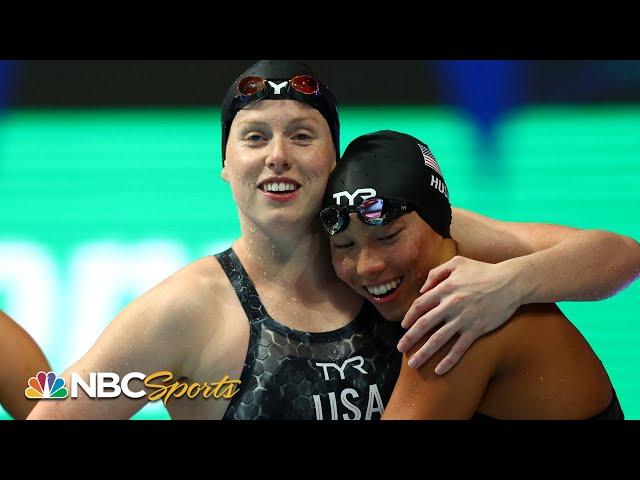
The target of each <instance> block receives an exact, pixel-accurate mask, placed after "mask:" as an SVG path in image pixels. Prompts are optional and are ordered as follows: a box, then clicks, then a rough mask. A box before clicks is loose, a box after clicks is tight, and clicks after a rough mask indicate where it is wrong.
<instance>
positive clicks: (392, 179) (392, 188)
mask: <svg viewBox="0 0 640 480" xmlns="http://www.w3.org/2000/svg"><path fill="white" fill-rule="evenodd" d="M371 197H384V198H389V199H395V200H403V201H406V202H409V203H410V204H411V205H413V207H414V208H415V209H416V212H417V213H418V215H420V217H421V218H422V219H423V220H424V221H425V222H427V224H429V226H430V227H431V228H432V229H433V230H434V231H435V232H437V233H438V234H439V235H441V236H442V237H444V238H450V237H451V234H450V231H449V228H450V225H451V204H450V203H449V192H448V190H447V185H446V184H445V182H444V178H443V176H442V171H441V170H440V166H439V165H438V162H437V161H436V159H435V157H434V156H433V154H432V153H431V150H429V147H428V146H427V145H426V144H425V143H423V142H421V141H420V140H418V139H417V138H415V137H412V136H411V135H407V134H404V133H399V132H394V131H392V130H381V131H378V132H374V133H369V134H367V135H362V136H360V137H358V138H356V139H355V140H353V141H352V142H351V143H350V144H349V145H348V146H347V149H346V150H345V152H344V155H343V156H342V159H341V160H340V162H339V163H338V164H337V166H336V168H335V170H334V171H333V173H332V174H331V176H330V177H329V184H328V185H327V191H326V194H325V198H324V207H328V206H331V205H341V206H350V205H351V206H354V205H355V206H357V205H360V204H361V203H362V202H363V201H364V200H366V199H367V198H371Z"/></svg>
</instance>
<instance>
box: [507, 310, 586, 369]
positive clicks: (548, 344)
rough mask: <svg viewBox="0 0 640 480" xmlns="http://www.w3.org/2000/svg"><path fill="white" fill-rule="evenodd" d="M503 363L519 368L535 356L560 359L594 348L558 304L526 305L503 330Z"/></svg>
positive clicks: (537, 357) (541, 359)
mask: <svg viewBox="0 0 640 480" xmlns="http://www.w3.org/2000/svg"><path fill="white" fill-rule="evenodd" d="M500 345H501V348H502V354H503V356H504V359H503V362H502V363H503V365H505V366H506V365H511V366H512V367H513V368H517V367H518V365H520V364H521V363H522V362H526V363H531V362H532V361H534V359H539V360H540V361H543V360H544V359H545V358H556V359H557V358H559V356H567V355H569V353H570V352H576V351H579V352H584V353H585V354H587V353H589V352H590V351H591V350H590V348H588V344H587V343H586V340H585V339H584V337H583V336H582V335H581V334H580V332H579V331H578V329H577V328H576V327H575V326H574V325H573V324H572V323H571V322H570V321H569V319H568V318H567V317H566V316H565V315H564V314H563V313H562V311H561V310H560V308H558V306H557V305H556V304H554V303H545V304H530V305H523V306H521V307H520V308H518V309H517V310H516V312H515V313H514V314H513V315H512V317H511V319H510V320H509V321H507V322H506V323H505V324H504V325H503V326H502V327H501V329H500Z"/></svg>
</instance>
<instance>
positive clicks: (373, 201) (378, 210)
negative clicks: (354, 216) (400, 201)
mask: <svg viewBox="0 0 640 480" xmlns="http://www.w3.org/2000/svg"><path fill="white" fill-rule="evenodd" d="M383 209H384V200H382V199H381V198H369V199H367V200H365V201H364V202H362V204H361V205H360V206H359V207H358V212H360V214H361V215H362V216H363V217H364V218H366V219H368V220H379V219H380V218H382V217H383V215H384V213H383V211H382V210H383Z"/></svg>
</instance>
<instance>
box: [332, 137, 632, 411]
mask: <svg viewBox="0 0 640 480" xmlns="http://www.w3.org/2000/svg"><path fill="white" fill-rule="evenodd" d="M426 152H429V150H428V147H427V146H426V145H425V144H424V143H422V142H421V141H419V140H418V139H416V138H414V137H411V136H409V135H405V134H402V133H398V132H393V131H388V130H387V131H380V132H375V133H372V134H368V135H363V136H361V137H358V138H356V139H355V140H354V141H353V142H351V144H349V146H348V147H347V149H346V151H345V153H344V155H343V157H342V160H341V162H340V164H339V166H338V167H337V168H336V170H335V171H334V173H333V174H332V176H331V179H330V181H329V186H328V189H327V195H326V197H325V198H326V203H327V207H326V208H325V210H323V213H322V215H321V218H322V220H323V224H324V228H325V230H326V231H327V233H328V234H329V235H330V240H331V251H332V261H333V266H334V268H335V271H336V273H337V274H338V276H339V277H340V278H341V279H342V280H343V281H344V282H346V283H347V284H348V285H349V286H350V287H351V288H352V289H353V290H354V291H355V292H356V293H358V294H359V295H361V296H362V297H364V298H365V299H367V300H369V301H370V302H371V303H372V304H373V305H375V307H376V309H377V310H378V312H380V313H381V314H382V315H383V317H384V318H385V319H386V320H389V321H392V322H399V321H401V320H402V319H403V318H404V315H405V313H406V312H407V311H408V310H409V308H410V307H411V305H412V304H413V302H414V301H415V300H416V298H417V297H418V296H419V295H420V287H421V286H422V285H423V284H424V282H425V279H426V275H425V272H429V271H430V270H432V269H434V268H436V267H438V266H439V265H442V264H443V263H445V262H447V261H449V260H451V259H452V258H454V257H455V256H456V255H457V254H458V245H457V244H456V242H455V239H453V238H451V235H450V232H449V224H450V222H451V206H450V204H449V202H448V198H447V197H448V195H447V194H446V193H445V192H446V188H441V186H442V185H444V178H443V177H442V173H441V170H440V168H439V166H438V164H437V162H436V161H435V159H434V158H433V157H432V156H431V155H429V154H427V153H426ZM391 176H393V179H392V180H390V178H391ZM436 180H438V181H436ZM364 188H367V189H370V190H373V191H375V197H373V198H366V199H362V198H359V199H355V201H354V202H353V204H354V205H356V206H355V207H354V206H347V205H344V204H345V203H347V202H343V204H341V203H340V198H341V197H338V199H337V200H336V199H335V195H334V193H335V192H342V191H345V190H346V191H348V192H353V191H357V190H358V189H360V190H362V189H364ZM333 202H336V203H337V204H333ZM434 331H435V330H431V331H430V332H429V334H428V335H427V336H426V338H425V339H423V341H421V342H419V343H418V345H416V346H414V347H413V348H411V349H410V350H409V352H408V353H407V354H406V355H405V356H404V358H403V365H402V369H401V372H400V376H399V378H398V381H397V383H396V387H395V389H394V392H393V395H392V397H391V400H390V401H389V404H388V405H387V409H386V411H385V413H384V415H383V418H384V419H470V418H476V419H487V418H496V419H497V418H500V419H591V418H605V419H623V418H624V414H623V413H622V409H621V408H620V404H619V403H618V399H617V397H616V394H615V391H614V390H613V387H612V385H611V382H610V380H609V377H608V376H607V373H606V371H605V369H604V366H603V365H602V363H601V362H600V360H599V359H598V357H597V356H596V355H595V353H594V352H593V350H592V349H591V348H590V346H589V344H588V343H587V342H586V340H585V339H584V338H583V337H582V335H580V333H579V332H578V330H577V329H576V328H575V327H574V326H573V325H572V324H571V323H570V322H569V321H568V319H567V318H566V317H565V316H564V315H563V314H562V313H561V312H560V310H559V309H558V308H557V307H556V306H555V305H553V304H550V305H549V304H548V305H529V306H525V307H522V308H520V309H519V310H518V311H516V313H515V314H514V315H513V316H512V317H511V319H510V321H509V322H508V323H507V324H506V325H504V326H503V327H502V328H499V329H496V330H495V331H493V332H491V333H489V334H487V335H485V336H484V337H482V338H481V339H479V340H478V341H476V342H475V343H474V344H473V345H472V346H471V347H470V348H469V350H468V352H467V353H466V355H465V356H464V357H463V358H462V360H461V361H460V362H459V364H458V365H456V366H455V367H454V368H453V369H452V370H451V371H450V372H449V373H448V374H447V375H445V376H439V375H436V374H435V373H434V372H433V369H434V367H435V366H436V365H437V363H438V362H440V361H441V360H442V358H443V356H444V353H443V352H442V351H439V352H438V353H437V354H436V355H434V356H433V357H432V358H431V359H430V360H429V361H427V362H426V364H425V365H424V366H422V367H421V368H419V369H414V368H411V367H410V366H409V360H410V358H411V356H412V355H413V354H415V352H416V351H417V350H418V349H419V348H420V347H421V346H422V345H423V344H424V342H425V341H426V340H428V339H429V337H430V336H431V334H433V333H434ZM455 340H457V338H455V337H454V338H453V339H452V340H451V341H449V342H448V343H447V344H446V346H445V348H451V346H452V345H453V343H454V342H455Z"/></svg>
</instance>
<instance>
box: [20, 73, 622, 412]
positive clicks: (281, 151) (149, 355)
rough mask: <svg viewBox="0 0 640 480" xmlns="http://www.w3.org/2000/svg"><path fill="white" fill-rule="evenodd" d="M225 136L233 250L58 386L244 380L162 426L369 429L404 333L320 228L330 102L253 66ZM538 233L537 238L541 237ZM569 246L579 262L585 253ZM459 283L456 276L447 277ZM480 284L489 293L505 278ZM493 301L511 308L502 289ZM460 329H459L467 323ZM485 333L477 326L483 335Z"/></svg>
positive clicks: (127, 314) (612, 277)
mask: <svg viewBox="0 0 640 480" xmlns="http://www.w3.org/2000/svg"><path fill="white" fill-rule="evenodd" d="M221 126H222V147H223V148H222V152H223V154H222V155H223V163H222V165H223V169H222V176H223V178H224V179H225V180H226V181H228V182H229V184H230V185H231V190H232V193H233V196H234V199H235V202H236V204H237V207H238V215H239V218H240V226H241V236H240V238H239V239H237V240H236V241H235V242H234V243H233V245H232V248H231V249H229V250H227V251H225V252H222V253H220V254H218V255H216V256H207V257H204V258H201V259H199V260H197V261H195V262H193V263H191V264H190V265H187V266H186V267H185V268H183V269H181V270H180V271H178V272H176V273H175V274H174V275H172V276H171V277H169V278H168V279H166V280H165V281H163V282H162V283H160V284H159V285H157V286H156V287H154V288H153V289H151V290H150V291H149V292H147V293H145V294H144V295H142V296H141V297H140V298H138V299H136V300H135V301H134V302H132V303H131V304H130V305H128V306H127V307H126V308H125V309H124V310H123V311H122V312H121V313H120V314H118V316H117V317H116V318H115V319H114V321H113V322H112V323H111V324H110V325H109V327H108V328H107V329H106V330H105V332H104V333H103V334H102V336H101V337H100V338H99V339H98V341H97V342H96V344H95V346H94V347H92V348H91V349H90V350H89V352H87V354H85V356H83V357H82V358H81V359H80V360H78V362H76V363H75V364H74V365H72V366H71V367H70V368H69V369H67V371H66V372H65V373H64V374H63V378H64V379H65V380H66V381H68V380H69V375H70V372H71V371H80V372H95V371H107V372H118V373H119V374H121V375H122V374H125V373H127V372H131V371H137V372H144V373H153V372H157V371H163V370H169V371H171V372H172V373H173V375H174V377H175V379H178V378H179V379H181V381H183V382H189V383H191V382H199V383H202V382H204V381H207V382H214V381H218V380H220V379H221V378H223V377H224V376H225V375H227V376H228V377H229V378H231V379H240V380H241V386H240V390H239V393H238V394H237V395H235V396H234V397H233V398H232V399H231V400H230V401H225V400H223V399H220V400H210V399H209V400H207V399H200V398H196V399H180V400H178V399H175V400H171V401H169V402H168V404H167V410H168V411H169V413H170V415H171V416H172V418H205V419H220V418H225V419H377V418H379V417H380V416H381V414H382V412H383V410H384V405H385V404H386V402H387V401H388V399H389V397H390V395H391V391H392V389H393V386H394V384H395V380H396V377H397V374H398V371H399V368H400V361H401V355H400V354H399V352H398V351H397V349H396V345H397V342H398V340H399V338H400V336H401V334H402V331H401V328H400V325H399V324H397V323H395V324H394V323H391V322H386V321H384V319H382V318H381V316H380V315H379V314H378V313H377V312H376V310H375V309H374V308H373V307H371V306H370V305H369V304H368V303H367V302H364V301H363V300H362V299H361V298H360V297H359V296H357V295H356V294H355V293H353V292H352V291H351V290H350V289H349V288H346V286H345V285H344V283H342V281H340V279H339V278H338V277H337V276H336V275H335V272H334V271H333V268H332V266H331V256H330V251H329V245H328V243H327V241H326V238H325V236H324V234H323V231H322V227H321V226H320V225H319V223H318V221H317V216H318V212H319V211H320V209H321V206H322V199H323V195H324V193H325V189H326V184H327V181H328V178H329V175H330V173H331V171H332V170H333V168H334V167H335V165H336V162H337V161H338V154H339V152H340V146H339V122H338V111H337V104H336V101H335V98H334V97H333V95H332V94H331V92H330V91H329V89H328V88H327V86H326V85H324V84H323V82H322V81H321V80H320V79H319V78H318V77H317V75H316V74H315V73H314V72H313V71H312V70H311V68H309V67H308V66H307V65H305V64H302V63H300V62H294V61H284V60H276V61H271V60H263V61H260V62H258V63H256V64H254V65H252V66H251V67H249V68H248V69H247V70H246V71H245V72H244V73H242V74H241V75H240V76H239V77H238V78H237V79H236V80H235V81H234V82H233V84H232V85H231V86H230V88H229V90H228V92H227V94H226V95H225V98H224V101H223V108H222V125H221ZM456 218H457V221H456ZM478 218H480V217H477V216H474V214H470V213H469V212H465V211H462V210H454V219H453V228H452V230H453V231H455V227H456V225H458V227H459V228H462V230H465V229H467V230H469V229H472V230H478V229H480V230H483V231H485V232H493V231H494V230H493V227H494V225H493V224H492V223H491V222H490V221H489V220H488V219H481V220H480V221H478ZM214 227H215V226H214ZM203 228H212V226H203ZM504 228H506V229H507V230H509V228H510V226H508V225H507V226H505V227H504ZM550 228H553V232H554V234H553V235H552V237H551V238H552V241H551V243H552V244H555V243H559V242H561V241H562V240H565V236H566V230H563V229H562V227H550ZM521 233H522V232H520V231H518V230H517V229H516V230H515V234H514V235H512V236H510V237H509V240H508V241H509V242H513V243H515V245H514V244H512V245H511V249H510V252H511V253H512V254H514V255H518V254H521V255H524V254H526V253H531V252H529V251H526V250H525V249H523V248H521V245H520V244H519V243H518V241H517V240H518V239H520V235H521ZM501 234H502V231H500V235H501ZM541 235H542V237H544V238H545V239H546V238H547V237H548V231H544V232H543V233H542V234H541ZM530 236H531V237H532V238H535V237H536V235H535V232H531V235H530ZM458 241H459V242H460V243H461V244H462V245H465V244H466V243H467V242H471V248H469V251H475V252H476V253H477V255H476V258H478V259H480V260H490V259H493V255H495V252H494V251H493V250H492V249H491V248H487V246H486V245H485V246H483V248H479V249H477V250H476V249H474V248H473V245H474V242H475V237H472V236H469V235H464V234H460V237H459V239H458ZM611 241H612V240H611V238H609V237H608V238H606V239H605V242H611ZM567 243H568V244H571V243H572V240H571V239H568V240H567ZM614 243H615V242H614ZM544 245H545V246H544V248H548V247H550V246H551V245H549V244H544ZM574 247H575V248H574V250H576V251H578V252H579V251H581V252H583V253H584V252H589V251H590V249H592V248H593V244H592V243H589V242H583V243H581V244H579V245H577V247H576V246H575V245H574ZM610 247H611V245H610ZM607 250H608V251H613V250H614V249H613V248H608V249H607ZM560 257H561V258H560V259H558V258H557V257H554V255H549V256H548V257H547V259H546V261H547V262H549V263H552V264H555V263H558V262H560V263H562V262H563V260H562V255H561V256H560ZM480 265H481V267H482V268H484V265H485V264H480ZM572 268H573V265H571V264H569V265H567V270H568V271H572ZM482 271H483V272H486V271H487V270H484V269H483V270H482ZM523 271H525V272H526V271H527V269H523ZM426 272H427V271H426V270H425V272H424V273H425V274H426ZM464 272H465V268H464V266H463V267H462V268H461V269H459V271H458V272H456V274H457V275H458V276H460V274H462V276H464ZM531 273H532V275H533V276H535V277H536V278H539V276H540V274H536V273H535V272H531ZM542 276H543V277H544V274H542ZM488 277H490V281H488V282H486V283H485V284H493V282H495V279H496V278H498V279H500V278H501V277H500V276H499V275H498V276H496V275H494V274H493V273H491V274H489V275H488ZM628 280H629V279H628V274H627V273H626V270H625V269H624V268H618V269H617V270H616V271H607V278H606V282H607V283H608V284H614V285H620V283H621V282H626V281H628ZM582 281H583V282H584V283H583V284H580V285H574V287H575V288H576V289H577V290H584V291H591V290H593V282H594V281H595V280H593V279H592V278H590V277H588V276H585V277H584V278H583V279H582ZM485 292H486V291H485ZM430 293H432V292H427V294H430ZM556 293H557V292H556ZM497 295H498V297H499V298H500V299H503V300H502V301H503V302H504V298H507V302H508V303H509V304H510V303H513V296H512V294H511V291H510V290H509V289H501V290H499V292H498V294H497ZM486 297H490V298H491V300H490V302H489V303H490V304H491V306H492V308H493V306H494V305H501V302H498V301H496V299H495V296H492V295H487V294H485V295H483V296H481V297H480V298H476V299H475V300H474V303H475V304H476V305H478V304H481V303H482V302H486ZM498 310H499V314H498V315H491V316H489V320H490V321H492V322H493V321H496V320H495V317H500V318H499V321H504V320H506V318H507V317H508V315H507V316H504V313H505V312H504V311H503V310H504V309H503V308H502V307H498ZM458 320H459V321H458V322H457V323H455V324H453V325H454V327H455V328H467V326H468V325H470V324H471V323H470V322H469V320H468V319H467V320H465V319H464V318H462V319H460V318H459V319H458ZM471 320H474V321H475V319H471ZM487 324H489V322H486V320H485V319H483V323H482V326H483V328H484V327H486V325H487ZM465 338H467V337H465ZM452 353H454V354H455V353H456V351H453V352H452ZM457 353H458V354H460V355H461V353H460V352H457ZM146 402H147V399H146V398H142V399H138V400H133V399H127V398H116V399H112V400H110V401H109V403H108V405H105V404H104V402H102V401H100V400H95V399H90V398H86V397H84V396H81V397H80V398H78V399H74V400H73V401H72V402H66V401H60V402H48V403H47V402H40V404H38V405H37V406H36V408H35V409H34V412H33V414H32V417H33V418H70V417H82V418H129V417H130V416H131V415H133V414H134V413H135V412H136V411H137V410H139V409H140V408H142V407H143V406H144V404H145V403H146Z"/></svg>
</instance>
